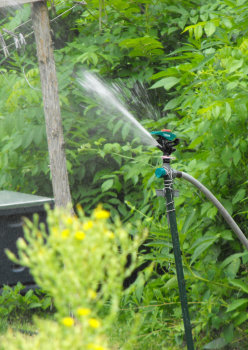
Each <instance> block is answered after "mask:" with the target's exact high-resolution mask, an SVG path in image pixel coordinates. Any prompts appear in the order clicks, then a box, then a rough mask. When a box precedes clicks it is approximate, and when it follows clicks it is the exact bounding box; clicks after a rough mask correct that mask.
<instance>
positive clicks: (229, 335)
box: [224, 323, 234, 343]
mask: <svg viewBox="0 0 248 350" xmlns="http://www.w3.org/2000/svg"><path fill="white" fill-rule="evenodd" d="M233 331H234V325H233V323H230V324H228V325H227V326H226V327H225V328H224V338H225V341H226V342H227V343H230V342H231V341H232V340H233Z"/></svg>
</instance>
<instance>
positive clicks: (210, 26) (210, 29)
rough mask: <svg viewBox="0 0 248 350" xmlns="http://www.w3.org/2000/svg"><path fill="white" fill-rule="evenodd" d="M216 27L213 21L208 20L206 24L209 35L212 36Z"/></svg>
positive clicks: (205, 27)
mask: <svg viewBox="0 0 248 350" xmlns="http://www.w3.org/2000/svg"><path fill="white" fill-rule="evenodd" d="M215 29H216V27H215V25H214V23H213V22H207V23H206V24H205V26H204V30H205V32H206V34H207V36H211V35H212V34H213V33H214V32H215Z"/></svg>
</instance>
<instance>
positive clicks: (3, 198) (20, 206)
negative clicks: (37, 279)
mask: <svg viewBox="0 0 248 350" xmlns="http://www.w3.org/2000/svg"><path fill="white" fill-rule="evenodd" d="M46 203H47V204H49V205H50V207H51V208H53V207H54V199H52V198H46V197H40V196H36V195H31V194H26V193H19V192H12V191H0V287H1V286H3V285H4V284H7V285H9V286H13V285H15V284H16V283H17V282H21V283H22V284H23V285H31V284H33V283H34V281H33V277H32V275H30V273H29V270H28V269H27V268H25V267H23V266H19V265H16V264H14V263H13V262H12V261H10V260H9V259H8V258H7V256H6V254H5V252H4V250H5V249H6V248H8V249H9V250H10V251H11V252H13V253H14V254H17V247H16V241H17V239H18V238H20V237H23V236H24V233H23V217H27V218H28V219H30V220H31V221H32V219H33V214H34V213H37V214H38V215H39V218H40V222H43V223H46V211H45V209H44V204H46Z"/></svg>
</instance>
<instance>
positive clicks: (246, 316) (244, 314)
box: [233, 312, 248, 327]
mask: <svg viewBox="0 0 248 350" xmlns="http://www.w3.org/2000/svg"><path fill="white" fill-rule="evenodd" d="M247 319H248V313H247V312H240V314H239V315H238V316H236V317H235V318H234V319H233V322H234V327H238V326H239V325H240V324H242V323H243V322H245V321H246V320H247Z"/></svg>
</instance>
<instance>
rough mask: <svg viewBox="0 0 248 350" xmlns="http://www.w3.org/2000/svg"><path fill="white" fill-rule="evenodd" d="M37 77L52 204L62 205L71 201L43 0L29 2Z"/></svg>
mask: <svg viewBox="0 0 248 350" xmlns="http://www.w3.org/2000/svg"><path fill="white" fill-rule="evenodd" d="M31 8H32V10H31V17H32V21H33V27H34V33H35V40H36V48H37V56H38V61H39V68H40V79H41V87H42V95H43V104H44V113H45V122H46V132H47V142H48V150H49V158H50V169H51V174H52V185H53V192H54V199H55V205H56V206H59V207H66V206H67V204H68V203H71V195H70V189H69V181H68V173H67V168H66V157H65V150H64V145H65V143H64V137H63V129H62V121H61V113H60V105H59V87H58V80H57V75H56V68H55V61H54V54H53V49H52V40H51V35H50V23H49V17H48V10H47V5H46V2H43V1H39V2H35V3H32V5H31Z"/></svg>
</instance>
